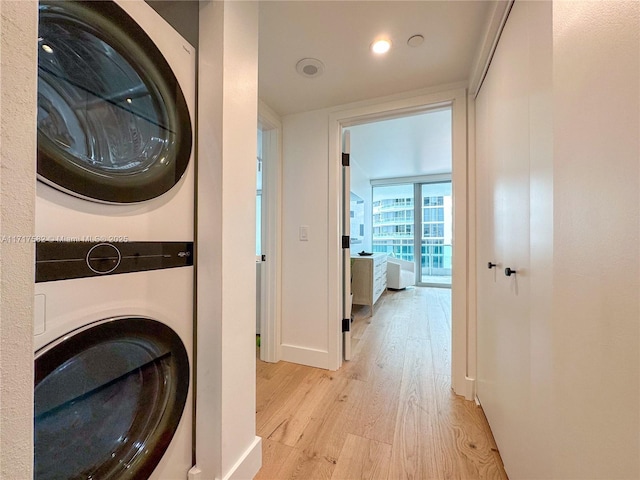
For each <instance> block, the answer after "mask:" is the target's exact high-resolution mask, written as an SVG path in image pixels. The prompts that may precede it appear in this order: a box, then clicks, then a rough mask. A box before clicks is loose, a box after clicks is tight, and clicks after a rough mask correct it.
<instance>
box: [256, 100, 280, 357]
mask: <svg viewBox="0 0 640 480" xmlns="http://www.w3.org/2000/svg"><path fill="white" fill-rule="evenodd" d="M281 136H282V125H281V123H280V120H278V117H277V115H275V114H274V113H273V112H272V111H271V110H270V109H269V108H268V107H267V106H266V105H263V104H262V103H260V105H259V108H258V133H257V141H258V149H257V151H258V158H257V159H256V160H257V163H256V169H257V173H258V175H257V183H256V346H257V348H258V356H259V358H260V360H262V361H265V362H277V361H278V360H280V350H279V345H280V324H279V318H280V305H281V294H280V284H281V283H280V279H281V272H280V263H279V262H280V257H281V254H280V252H281V249H282V248H281V234H280V232H281V224H282V220H281V215H280V211H281V193H280V192H281V170H282V159H281V144H282V142H281Z"/></svg>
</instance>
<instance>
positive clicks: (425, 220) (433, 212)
mask: <svg viewBox="0 0 640 480" xmlns="http://www.w3.org/2000/svg"><path fill="white" fill-rule="evenodd" d="M416 190H419V192H420V197H419V198H420V205H419V209H420V212H419V215H420V219H421V228H420V231H421V235H422V238H421V239H420V268H419V270H418V271H419V275H418V279H419V280H418V281H419V283H421V284H425V285H443V286H445V285H446V286H451V249H452V233H453V229H452V210H451V207H452V202H451V181H447V182H439V183H423V184H419V185H416ZM416 217H417V215H416Z"/></svg>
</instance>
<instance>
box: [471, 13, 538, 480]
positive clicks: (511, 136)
mask: <svg viewBox="0 0 640 480" xmlns="http://www.w3.org/2000/svg"><path fill="white" fill-rule="evenodd" d="M527 28H528V25H527V6H526V2H525V3H522V4H520V3H518V2H516V3H515V4H514V7H513V9H512V11H511V13H510V16H509V20H508V22H507V24H506V26H505V29H504V32H503V33H502V36H501V39H500V44H499V45H498V48H497V50H496V53H495V55H494V57H493V60H492V64H491V68H490V70H489V72H488V74H487V77H486V79H485V81H484V84H483V86H482V90H481V91H480V94H479V95H478V98H477V101H476V112H477V136H476V138H477V150H476V151H477V164H478V202H477V204H478V214H479V216H478V382H477V395H478V399H479V401H480V403H481V405H482V407H483V410H484V411H485V414H486V416H487V419H488V421H489V424H490V425H491V429H492V431H493V434H494V437H495V438H496V442H497V444H498V447H499V449H500V452H501V454H502V458H503V460H504V464H505V469H506V470H507V473H508V474H509V476H511V477H513V478H529V477H530V475H528V474H527V472H530V471H531V470H530V469H529V467H530V462H531V455H530V451H529V449H528V444H527V442H523V441H522V438H523V435H524V436H526V435H527V433H528V432H530V425H529V421H530V420H529V419H530V414H529V407H528V405H529V398H530V386H531V383H530V380H531V379H530V377H531V374H530V371H531V368H530V367H531V365H530V357H531V356H530V336H531V335H530V317H529V309H528V306H529V304H530V300H529V278H528V277H529V275H530V272H529V252H530V243H529V242H530V238H531V237H530V224H529V218H530V215H529V211H530V193H529V189H530V174H529V97H528V85H529V71H528V70H529V68H528V41H529V40H528V36H527ZM490 264H491V265H490ZM494 264H495V265H494ZM512 271H515V272H516V273H515V274H513V273H512Z"/></svg>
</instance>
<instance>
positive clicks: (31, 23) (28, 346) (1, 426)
mask: <svg viewBox="0 0 640 480" xmlns="http://www.w3.org/2000/svg"><path fill="white" fill-rule="evenodd" d="M0 14H1V23H0V42H1V43H0V50H1V51H2V58H1V65H2V67H1V70H0V87H1V91H2V92H1V100H0V118H1V130H0V145H1V147H0V164H1V167H2V170H1V174H0V234H1V236H2V239H1V240H0V280H1V282H0V283H1V287H0V299H1V300H2V303H1V304H0V478H31V477H32V470H33V453H32V452H33V336H32V329H33V326H32V325H33V320H32V319H33V307H32V305H33V278H34V244H33V242H32V241H30V240H29V238H30V237H31V236H32V235H33V234H34V221H33V219H34V208H35V181H36V180H35V171H36V169H35V160H36V129H35V125H36V79H37V43H36V41H37V32H38V4H37V2H35V1H5V0H3V1H2V2H0ZM11 239H16V240H21V241H20V243H13V242H12V241H10V240H11Z"/></svg>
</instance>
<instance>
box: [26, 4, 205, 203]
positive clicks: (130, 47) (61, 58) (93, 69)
mask: <svg viewBox="0 0 640 480" xmlns="http://www.w3.org/2000/svg"><path fill="white" fill-rule="evenodd" d="M39 9H40V22H39V35H38V47H39V48H38V178H39V179H40V180H42V181H44V182H46V183H48V184H49V185H51V186H53V187H55V188H58V189H60V190H63V191H65V192H67V193H71V194H73V195H77V196H80V197H82V198H86V199H89V200H94V201H98V202H105V203H135V202H142V201H145V200H149V199H151V198H155V197H158V196H160V195H162V194H163V193H165V192H167V191H168V190H169V189H171V188H172V187H173V186H174V185H175V184H176V183H177V182H178V181H179V180H180V178H181V177H182V175H183V174H184V172H185V170H186V168H187V166H188V164H189V158H190V156H191V146H192V129H191V120H190V114H189V110H188V107H187V104H186V101H185V98H184V95H183V93H182V90H181V88H180V85H179V83H178V81H177V79H176V77H175V75H174V74H173V72H172V70H171V68H170V66H169V64H168V63H167V61H166V60H165V58H164V57H163V55H162V53H161V52H160V51H159V50H158V48H157V47H156V45H155V44H154V43H153V41H152V40H151V39H150V38H149V36H148V35H147V34H146V33H145V32H144V30H143V29H142V28H141V27H140V26H139V25H138V24H137V23H136V22H135V21H134V20H133V19H132V18H131V17H130V16H129V15H128V14H127V13H125V11H124V10H123V9H122V8H120V7H119V6H118V5H116V4H115V3H113V2H106V1H103V2H59V1H46V0H45V1H41V2H40V7H39Z"/></svg>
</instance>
